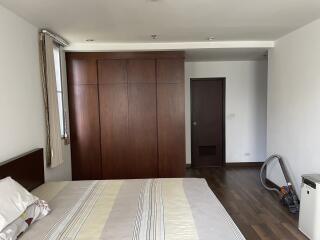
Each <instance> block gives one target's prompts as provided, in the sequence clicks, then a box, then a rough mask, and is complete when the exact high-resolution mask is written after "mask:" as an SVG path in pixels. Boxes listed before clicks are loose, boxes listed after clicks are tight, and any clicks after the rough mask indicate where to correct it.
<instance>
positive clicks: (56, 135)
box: [40, 33, 68, 168]
mask: <svg viewBox="0 0 320 240" xmlns="http://www.w3.org/2000/svg"><path fill="white" fill-rule="evenodd" d="M40 43H41V45H40V48H41V64H42V80H43V93H44V103H45V114H46V126H47V146H46V152H47V165H48V167H51V168H54V167H57V166H59V165H60V164H62V163H63V162H64V158H63V156H64V154H63V144H65V143H66V139H65V138H68V134H67V133H66V129H65V127H64V126H65V122H64V121H65V119H64V118H63V117H62V119H63V120H61V113H62V114H64V109H61V106H63V105H61V101H63V97H62V93H63V91H62V89H61V97H60V95H59V94H58V92H59V91H60V90H59V89H60V88H62V87H63V84H62V82H60V84H59V81H57V78H58V77H61V72H60V71H61V69H62V68H60V66H59V68H60V70H59V71H58V72H57V69H56V64H57V61H55V56H54V50H55V49H56V48H57V47H58V48H60V46H59V45H58V44H57V43H56V42H55V41H54V39H53V38H52V37H50V36H48V35H46V34H43V33H41V34H40ZM58 63H59V64H60V62H58ZM63 69H64V68H63ZM57 74H60V76H59V75H57ZM58 80H59V79H58ZM57 83H58V88H57ZM58 90H59V91H58ZM59 106H60V109H59ZM62 129H63V130H62Z"/></svg>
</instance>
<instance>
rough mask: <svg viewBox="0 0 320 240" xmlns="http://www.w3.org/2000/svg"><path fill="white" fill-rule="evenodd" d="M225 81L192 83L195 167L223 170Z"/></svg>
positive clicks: (204, 80)
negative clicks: (215, 167)
mask: <svg viewBox="0 0 320 240" xmlns="http://www.w3.org/2000/svg"><path fill="white" fill-rule="evenodd" d="M224 94H225V79H224V78H209V79H191V148H192V165H193V166H194V167H203V166H222V165H224V163H225V159H224V158H225V153H224V151H225V150H224V149H225V140H224V138H225V137H224V134H225V133H224Z"/></svg>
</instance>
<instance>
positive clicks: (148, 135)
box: [128, 83, 158, 178]
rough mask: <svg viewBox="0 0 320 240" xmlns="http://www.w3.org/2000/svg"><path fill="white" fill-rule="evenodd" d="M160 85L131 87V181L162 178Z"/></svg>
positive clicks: (136, 85) (129, 148) (135, 84)
mask: <svg viewBox="0 0 320 240" xmlns="http://www.w3.org/2000/svg"><path fill="white" fill-rule="evenodd" d="M156 107H157V104H156V84H155V83H154V84H148V83H147V84H144V83H134V84H129V145H128V150H129V156H128V157H129V159H130V164H129V166H128V167H130V168H131V170H132V173H131V174H130V178H152V177H157V176H158V161H157V159H158V156H157V154H158V153H157V112H156Z"/></svg>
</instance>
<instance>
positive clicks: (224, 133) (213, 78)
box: [190, 77, 226, 167]
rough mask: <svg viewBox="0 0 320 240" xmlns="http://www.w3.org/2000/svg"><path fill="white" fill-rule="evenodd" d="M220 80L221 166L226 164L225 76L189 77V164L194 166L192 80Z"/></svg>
mask: <svg viewBox="0 0 320 240" xmlns="http://www.w3.org/2000/svg"><path fill="white" fill-rule="evenodd" d="M221 80H222V143H223V146H222V163H221V167H224V166H225V165H226V77H207V78H190V120H191V121H190V134H191V166H192V167H195V165H194V159H193V141H192V137H193V134H192V82H193V81H197V82H199V81H221ZM212 167H214V166H212Z"/></svg>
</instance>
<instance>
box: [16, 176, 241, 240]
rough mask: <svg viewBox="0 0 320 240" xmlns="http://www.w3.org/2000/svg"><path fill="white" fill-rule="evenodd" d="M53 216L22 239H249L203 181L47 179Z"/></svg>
mask: <svg viewBox="0 0 320 240" xmlns="http://www.w3.org/2000/svg"><path fill="white" fill-rule="evenodd" d="M34 194H36V195H38V196H39V197H40V198H42V199H44V200H47V201H48V202H49V204H50V207H51V208H52V212H51V213H50V215H48V216H47V217H45V218H44V219H42V220H41V221H39V222H37V223H35V224H34V225H32V226H31V228H30V229H29V230H28V231H27V232H26V233H25V234H24V235H23V236H22V237H21V239H23V240H26V239H32V240H34V239H68V240H71V239H93V240H94V239H105V240H107V239H108V240H113V239H114V240H129V239H130V240H214V239H223V240H233V239H235V240H236V239H244V237H243V236H242V234H241V233H240V231H239V230H238V228H237V226H236V225H235V224H234V222H233V221H232V219H231V218H230V216H229V215H228V214H227V212H226V210H225V209H224V208H223V206H222V205H221V203H220V202H219V201H218V199H217V198H216V197H215V195H214V194H213V193H212V192H211V190H210V189H209V187H208V185H207V184H206V182H205V180H203V179H193V178H185V179H140V180H105V181H74V182H53V183H46V184H44V185H42V186H40V187H39V188H38V189H36V190H35V191H34Z"/></svg>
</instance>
